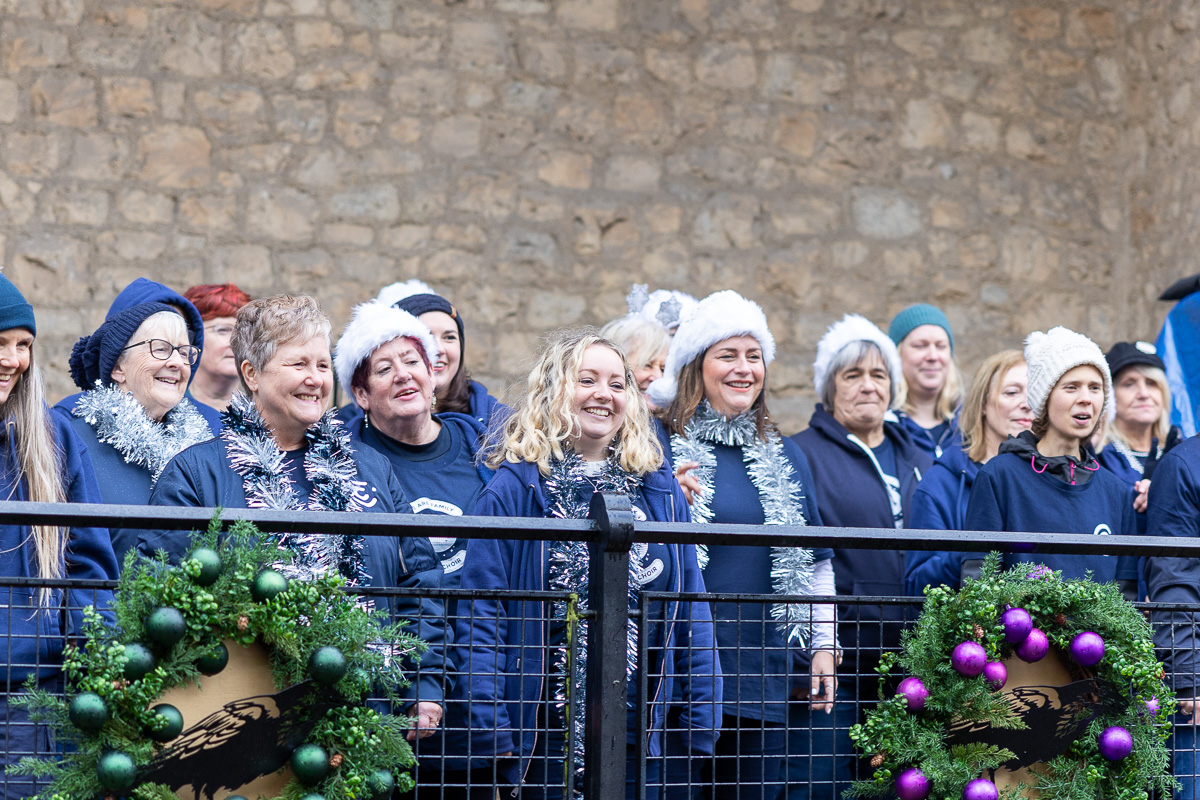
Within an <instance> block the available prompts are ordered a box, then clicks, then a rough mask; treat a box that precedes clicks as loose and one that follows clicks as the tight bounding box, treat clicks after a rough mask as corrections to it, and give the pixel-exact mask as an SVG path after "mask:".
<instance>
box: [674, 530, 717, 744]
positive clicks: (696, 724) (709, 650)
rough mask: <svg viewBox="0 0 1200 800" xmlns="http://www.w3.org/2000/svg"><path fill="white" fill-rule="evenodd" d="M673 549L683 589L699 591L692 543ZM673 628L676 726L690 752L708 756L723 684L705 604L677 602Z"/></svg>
mask: <svg viewBox="0 0 1200 800" xmlns="http://www.w3.org/2000/svg"><path fill="white" fill-rule="evenodd" d="M674 550H675V553H676V557H677V558H679V559H680V561H681V564H680V566H681V568H682V571H683V591H684V592H689V593H690V592H697V593H703V592H704V591H705V589H704V578H703V576H702V575H701V573H700V565H699V563H698V562H697V560H696V547H695V545H690V544H688V545H680V546H676V547H675V548H674ZM675 630H676V641H675V647H674V648H672V649H671V652H670V655H671V658H672V661H673V666H671V667H669V668H668V669H669V670H670V671H671V672H673V673H674V674H675V675H677V676H678V680H679V684H680V696H681V697H682V700H683V712H682V714H681V715H680V726H681V727H682V728H684V729H686V730H690V731H691V732H692V735H691V737H690V743H691V749H692V752H693V753H699V754H702V755H711V754H712V753H713V749H714V747H715V745H716V741H717V731H718V729H719V728H720V727H721V702H722V688H723V683H722V679H721V662H720V660H719V659H718V658H717V657H716V649H715V645H714V636H713V621H712V609H711V607H710V606H709V604H708V603H707V602H703V601H700V602H691V603H680V608H679V622H678V623H677V624H676V626H675Z"/></svg>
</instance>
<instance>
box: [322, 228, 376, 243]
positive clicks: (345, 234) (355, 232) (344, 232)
mask: <svg viewBox="0 0 1200 800" xmlns="http://www.w3.org/2000/svg"><path fill="white" fill-rule="evenodd" d="M319 239H320V242H321V244H326V245H330V246H334V247H337V246H343V245H344V246H350V247H369V246H370V245H371V242H373V241H374V240H375V229H374V228H371V227H368V226H366V225H351V224H349V223H345V222H331V223H330V224H328V225H325V226H322V228H321V233H320V236H319Z"/></svg>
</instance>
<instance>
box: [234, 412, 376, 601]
mask: <svg viewBox="0 0 1200 800" xmlns="http://www.w3.org/2000/svg"><path fill="white" fill-rule="evenodd" d="M221 419H222V421H223V422H224V423H225V427H224V429H223V430H222V431H221V439H222V440H224V442H225V451H226V454H227V456H228V458H229V466H230V467H231V468H232V469H233V471H234V472H236V473H237V474H238V475H240V476H241V477H242V488H243V489H244V490H245V492H246V505H247V506H248V507H249V508H274V509H280V510H288V511H362V510H363V508H365V507H366V505H364V502H365V501H367V500H368V498H367V496H366V494H365V492H364V491H363V490H364V488H365V487H366V483H364V482H363V481H359V480H356V478H358V466H357V465H356V464H355V463H354V459H353V458H352V457H351V453H352V450H351V447H350V434H349V433H348V432H347V431H346V429H345V428H344V427H343V426H342V423H341V421H340V420H338V419H337V418H336V417H335V416H334V415H333V412H332V411H329V412H326V413H325V414H324V415H323V416H322V417H321V419H320V420H318V421H317V423H316V424H314V425H312V426H311V427H310V428H309V429H308V430H307V431H305V433H304V437H305V440H306V442H307V448H306V450H305V452H304V474H305V476H307V478H308V479H309V481H311V482H312V485H313V490H312V494H311V495H309V497H308V498H305V499H302V498H300V497H299V496H298V495H297V494H296V489H295V487H294V486H293V485H292V479H291V477H290V476H289V475H288V473H287V472H286V471H285V470H284V467H283V465H284V460H285V455H284V452H283V450H281V449H280V447H279V445H278V444H276V442H275V437H274V436H273V435H272V433H271V429H270V428H268V427H267V423H266V422H265V421H264V420H263V418H262V416H261V415H260V414H259V413H258V408H257V407H256V406H255V405H254V402H253V401H252V400H250V399H249V398H248V397H246V396H245V395H244V394H242V393H240V392H238V393H236V394H234V396H233V400H231V401H230V403H229V408H228V409H226V410H225V412H224V413H222V415H221ZM374 502H375V501H374V500H373V499H372V500H370V502H369V503H367V505H373V504H374ZM279 546H280V547H281V548H284V549H287V550H290V551H291V552H292V553H293V554H294V555H295V562H294V564H293V565H292V566H291V567H290V568H288V570H287V571H288V572H289V574H291V575H293V576H298V577H308V576H311V575H326V574H329V573H338V574H340V575H341V576H342V577H343V578H345V579H346V582H347V584H348V585H350V586H366V585H367V584H368V583H369V582H370V579H371V576H370V575H369V574H368V573H367V568H366V563H365V561H364V558H363V552H364V550H365V547H366V545H365V544H364V541H363V537H362V536H353V535H341V534H322V533H285V534H282V535H281V536H280V538H279Z"/></svg>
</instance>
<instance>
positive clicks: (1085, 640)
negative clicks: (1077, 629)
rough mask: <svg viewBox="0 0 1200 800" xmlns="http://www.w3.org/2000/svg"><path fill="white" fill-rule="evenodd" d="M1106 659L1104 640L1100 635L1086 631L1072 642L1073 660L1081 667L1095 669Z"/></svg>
mask: <svg viewBox="0 0 1200 800" xmlns="http://www.w3.org/2000/svg"><path fill="white" fill-rule="evenodd" d="M1102 658H1104V640H1103V639H1102V638H1100V634H1098V633H1092V632H1091V631H1084V632H1083V633H1081V634H1079V635H1078V636H1076V637H1075V638H1074V639H1072V640H1071V660H1072V661H1074V662H1075V663H1076V664H1078V665H1079V666H1081V667H1094V666H1096V665H1097V664H1099V663H1100V659H1102Z"/></svg>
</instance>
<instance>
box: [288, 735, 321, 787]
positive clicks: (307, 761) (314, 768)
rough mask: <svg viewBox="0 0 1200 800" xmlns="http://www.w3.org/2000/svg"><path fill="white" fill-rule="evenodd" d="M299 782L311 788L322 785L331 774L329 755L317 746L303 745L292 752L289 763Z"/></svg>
mask: <svg viewBox="0 0 1200 800" xmlns="http://www.w3.org/2000/svg"><path fill="white" fill-rule="evenodd" d="M289 763H290V764H291V766H292V772H293V773H295V775H296V778H297V780H299V781H300V782H301V783H303V784H307V785H309V786H311V785H313V784H315V783H320V782H321V780H322V779H324V777H325V776H326V775H328V774H329V754H328V753H326V752H325V748H323V747H321V746H320V745H317V744H302V745H300V746H299V747H297V748H296V749H295V750H293V751H292V758H291V760H290V761H289Z"/></svg>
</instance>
